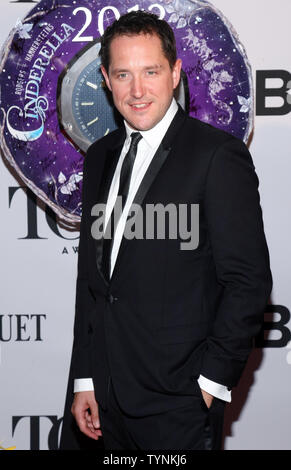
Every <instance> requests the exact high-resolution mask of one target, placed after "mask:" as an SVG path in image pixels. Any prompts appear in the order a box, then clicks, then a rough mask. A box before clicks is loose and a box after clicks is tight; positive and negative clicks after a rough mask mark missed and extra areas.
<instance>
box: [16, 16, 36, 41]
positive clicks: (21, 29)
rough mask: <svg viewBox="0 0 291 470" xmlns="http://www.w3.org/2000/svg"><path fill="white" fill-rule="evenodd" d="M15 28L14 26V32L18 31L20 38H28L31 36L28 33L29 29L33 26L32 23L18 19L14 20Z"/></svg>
mask: <svg viewBox="0 0 291 470" xmlns="http://www.w3.org/2000/svg"><path fill="white" fill-rule="evenodd" d="M15 28H16V33H18V35H19V37H20V38H21V39H30V38H31V36H30V34H28V33H29V31H31V30H32V28H33V23H22V21H21V20H20V19H18V20H17V22H16V25H15Z"/></svg>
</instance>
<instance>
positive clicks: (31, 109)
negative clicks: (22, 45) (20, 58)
mask: <svg viewBox="0 0 291 470" xmlns="http://www.w3.org/2000/svg"><path fill="white" fill-rule="evenodd" d="M28 26H29V27H28V28H26V29H25V35H24V36H25V38H27V39H28V38H30V36H29V31H30V30H31V28H32V25H28ZM17 27H18V31H19V34H20V35H22V36H23V34H24V33H23V25H22V24H19V22H18V23H17ZM61 27H62V30H61V31H60V32H59V34H57V33H56V32H54V33H53V34H52V35H51V36H50V38H49V39H48V40H47V41H45V43H44V44H43V46H42V47H41V49H40V51H39V53H38V57H37V58H36V59H35V60H34V63H33V66H32V68H31V69H30V72H29V76H28V82H27V85H26V87H25V95H24V100H25V105H24V109H22V108H20V107H19V106H17V105H13V106H10V108H9V109H8V111H7V118H6V123H7V129H8V131H9V132H10V134H11V135H12V137H14V138H15V139H17V140H22V141H25V142H28V141H30V142H32V141H34V140H37V139H39V138H40V137H41V135H42V134H43V131H44V127H45V126H44V123H45V120H46V113H45V112H46V111H47V110H48V108H49V102H48V99H47V98H46V97H45V96H39V91H40V87H41V83H42V79H43V76H44V74H45V72H46V69H47V67H48V66H49V65H50V64H51V60H52V58H53V56H54V54H55V53H56V51H57V50H58V49H59V47H60V46H61V44H62V43H63V42H64V41H65V40H66V39H67V38H68V37H69V36H70V34H71V33H72V32H73V31H74V28H72V27H71V26H69V25H68V24H66V23H63V24H62V25H61ZM53 29H54V28H53V26H52V25H49V24H46V25H45V29H44V31H43V32H42V37H43V36H44V35H45V34H46V32H50V31H52V30H53ZM42 37H41V38H40V39H42ZM38 41H39V38H36V40H35V42H34V45H32V47H31V48H30V49H29V51H28V53H27V55H26V57H25V60H26V62H30V61H31V58H32V54H33V52H34V48H35V45H37V44H38ZM10 115H12V116H13V115H14V120H15V121H16V122H18V124H19V121H21V122H22V125H23V126H24V127H31V126H32V127H34V126H33V122H34V121H35V120H37V121H39V120H40V121H41V125H40V126H39V127H38V128H37V129H33V130H32V129H27V130H17V129H15V127H14V126H13V125H12V123H11V119H10ZM12 119H13V118H12ZM31 120H32V122H31Z"/></svg>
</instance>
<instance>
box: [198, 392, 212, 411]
mask: <svg viewBox="0 0 291 470" xmlns="http://www.w3.org/2000/svg"><path fill="white" fill-rule="evenodd" d="M201 393H202V396H203V399H204V401H205V404H206V406H207V408H210V407H211V405H212V401H213V395H210V393H208V392H205V390H202V388H201Z"/></svg>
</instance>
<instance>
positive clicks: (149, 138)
mask: <svg viewBox="0 0 291 470" xmlns="http://www.w3.org/2000/svg"><path fill="white" fill-rule="evenodd" d="M177 111H178V105H177V102H176V100H175V98H173V99H172V102H171V104H170V106H169V108H168V110H167V112H166V114H165V115H164V117H163V118H162V119H161V120H160V121H159V122H158V124H156V125H155V126H154V127H153V128H152V129H149V130H148V131H140V133H141V135H142V136H143V138H144V139H145V141H146V143H147V144H148V145H149V146H150V147H152V148H155V147H158V146H159V145H160V143H161V142H162V140H163V137H164V135H165V134H166V132H167V130H168V127H169V125H170V124H171V122H172V120H173V118H174V116H175V114H176V112H177ZM124 125H125V129H126V137H127V139H128V138H129V137H130V135H131V133H132V132H136V131H135V130H134V129H132V127H130V126H129V124H128V123H127V122H126V121H124Z"/></svg>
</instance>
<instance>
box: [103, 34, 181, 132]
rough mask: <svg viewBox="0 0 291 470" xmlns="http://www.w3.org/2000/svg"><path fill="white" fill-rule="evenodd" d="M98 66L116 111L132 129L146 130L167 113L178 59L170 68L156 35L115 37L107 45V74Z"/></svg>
mask: <svg viewBox="0 0 291 470" xmlns="http://www.w3.org/2000/svg"><path fill="white" fill-rule="evenodd" d="M101 69H102V73H103V75H104V78H105V81H106V84H107V86H108V88H109V89H110V90H111V92H112V96H113V101H114V104H115V106H116V108H117V109H118V111H119V112H120V113H121V114H122V116H123V117H124V119H125V120H126V121H127V123H128V124H129V125H130V126H131V127H132V128H133V129H136V130H139V131H145V130H148V129H152V128H153V127H154V126H155V125H156V124H157V123H158V122H159V121H160V120H161V119H162V118H163V117H164V115H165V113H166V112H167V110H168V108H169V106H170V104H171V101H172V98H173V92H174V89H175V88H176V86H177V85H178V83H179V80H180V71H181V60H180V59H178V60H177V61H176V63H175V65H174V67H173V68H172V69H171V68H170V64H169V62H168V59H167V58H166V57H165V55H164V52H163V50H162V44H161V41H160V38H159V37H158V36H157V35H155V34H153V35H150V34H139V35H134V36H117V37H116V38H114V39H113V40H112V42H111V45H110V64H109V70H108V73H107V72H106V70H105V69H104V67H101Z"/></svg>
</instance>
